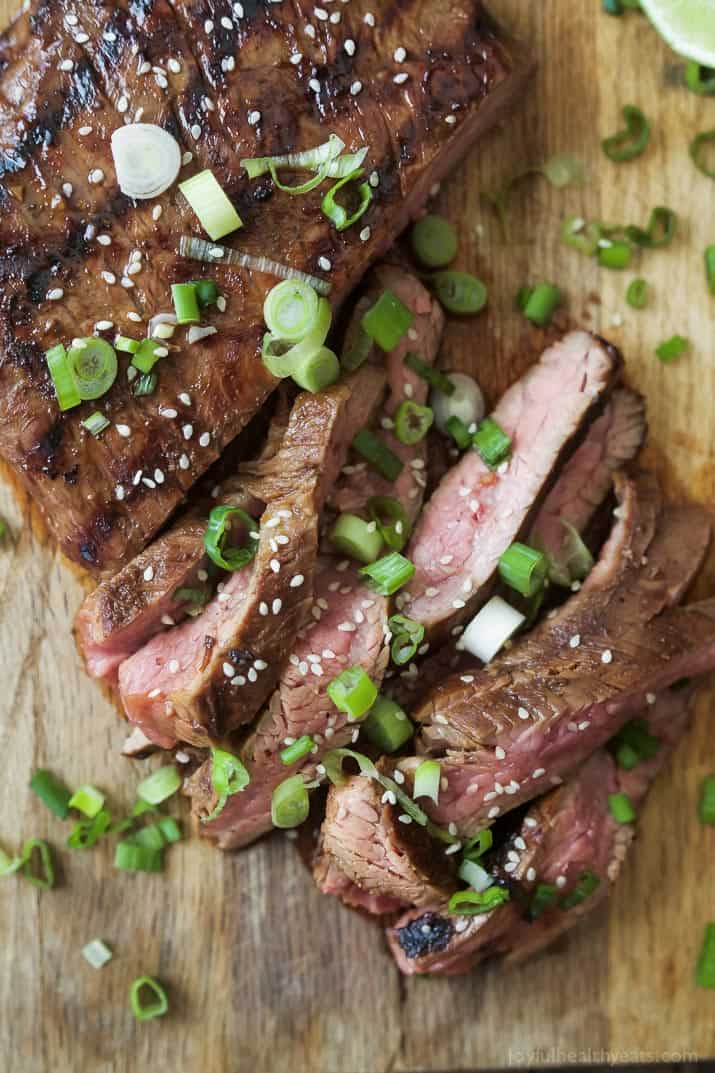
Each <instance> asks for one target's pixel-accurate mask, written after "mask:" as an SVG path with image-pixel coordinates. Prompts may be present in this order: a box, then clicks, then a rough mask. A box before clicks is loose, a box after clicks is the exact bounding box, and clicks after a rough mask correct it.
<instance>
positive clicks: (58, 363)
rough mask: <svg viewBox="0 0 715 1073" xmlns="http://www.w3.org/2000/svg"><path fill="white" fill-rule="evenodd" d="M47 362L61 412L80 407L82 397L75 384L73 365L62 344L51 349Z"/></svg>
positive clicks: (48, 352)
mask: <svg viewBox="0 0 715 1073" xmlns="http://www.w3.org/2000/svg"><path fill="white" fill-rule="evenodd" d="M45 361H46V362H47V368H48V371H49V374H50V378H51V380H52V385H53V387H54V389H55V395H56V396H57V401H58V403H59V404H60V410H63V411H64V410H71V409H72V407H73V406H79V404H80V403H81V401H82V396H81V395H80V393H79V389H78V387H77V384H76V383H75V379H74V375H73V373H72V365H71V363H70V361H69V359H68V357H67V351H66V350H65V348H64V347H63V346H62V343H58V344H57V346H53V347H50V349H49V350H48V351H47V353H46V354H45Z"/></svg>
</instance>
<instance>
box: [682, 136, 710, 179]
mask: <svg viewBox="0 0 715 1073" xmlns="http://www.w3.org/2000/svg"><path fill="white" fill-rule="evenodd" d="M714 143H715V130H706V131H703V132H702V133H701V134H697V135H696V136H695V137H694V138H693V140H692V142H691V143H690V145H689V147H688V152H689V153H690V158H691V160H692V161H693V164H694V165H695V167H696V168H697V169H698V171H700V172H702V174H703V175H707V177H708V179H715V162H714V163H713V164H712V165H708V163H707V160H706V157H707V156H708V155H712V152H713V144H714Z"/></svg>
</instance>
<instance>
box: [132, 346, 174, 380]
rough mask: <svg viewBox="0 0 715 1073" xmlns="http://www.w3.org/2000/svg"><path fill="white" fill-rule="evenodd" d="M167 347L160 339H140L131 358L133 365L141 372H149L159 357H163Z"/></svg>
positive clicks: (166, 352) (167, 351) (167, 350)
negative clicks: (138, 345) (139, 343)
mask: <svg viewBox="0 0 715 1073" xmlns="http://www.w3.org/2000/svg"><path fill="white" fill-rule="evenodd" d="M168 353H169V348H168V347H167V346H166V343H165V342H164V341H163V340H162V339H142V342H141V346H140V347H139V349H138V350H137V352H136V354H135V355H134V357H133V358H132V365H134V366H135V367H136V368H137V369H138V370H139V371H140V372H142V373H150V372H151V371H152V369H153V368H154V366H155V365H156V363H157V362H158V360H159V358H165V357H166V356H167V354H168Z"/></svg>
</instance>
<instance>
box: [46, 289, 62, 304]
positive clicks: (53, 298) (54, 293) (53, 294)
mask: <svg viewBox="0 0 715 1073" xmlns="http://www.w3.org/2000/svg"><path fill="white" fill-rule="evenodd" d="M64 295H65V292H64V291H63V290H62V288H61V287H53V288H52V290H51V291H48V292H47V298H48V300H49V301H50V302H59V300H60V298H64Z"/></svg>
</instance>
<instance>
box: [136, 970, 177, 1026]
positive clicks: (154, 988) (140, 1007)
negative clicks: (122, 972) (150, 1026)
mask: <svg viewBox="0 0 715 1073" xmlns="http://www.w3.org/2000/svg"><path fill="white" fill-rule="evenodd" d="M129 1004H130V1006H131V1008H132V1013H133V1014H134V1016H135V1017H136V1019H137V1021H151V1020H153V1019H154V1018H155V1017H163V1016H164V1014H165V1013H166V1012H167V1011H168V1009H169V999H168V998H167V994H166V991H165V990H164V988H163V987H162V986H161V984H160V983H159V982H158V980H155V979H154V977H153V976H139V977H138V978H137V979H136V980H134V981H133V982H132V985H131V987H130V988H129Z"/></svg>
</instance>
